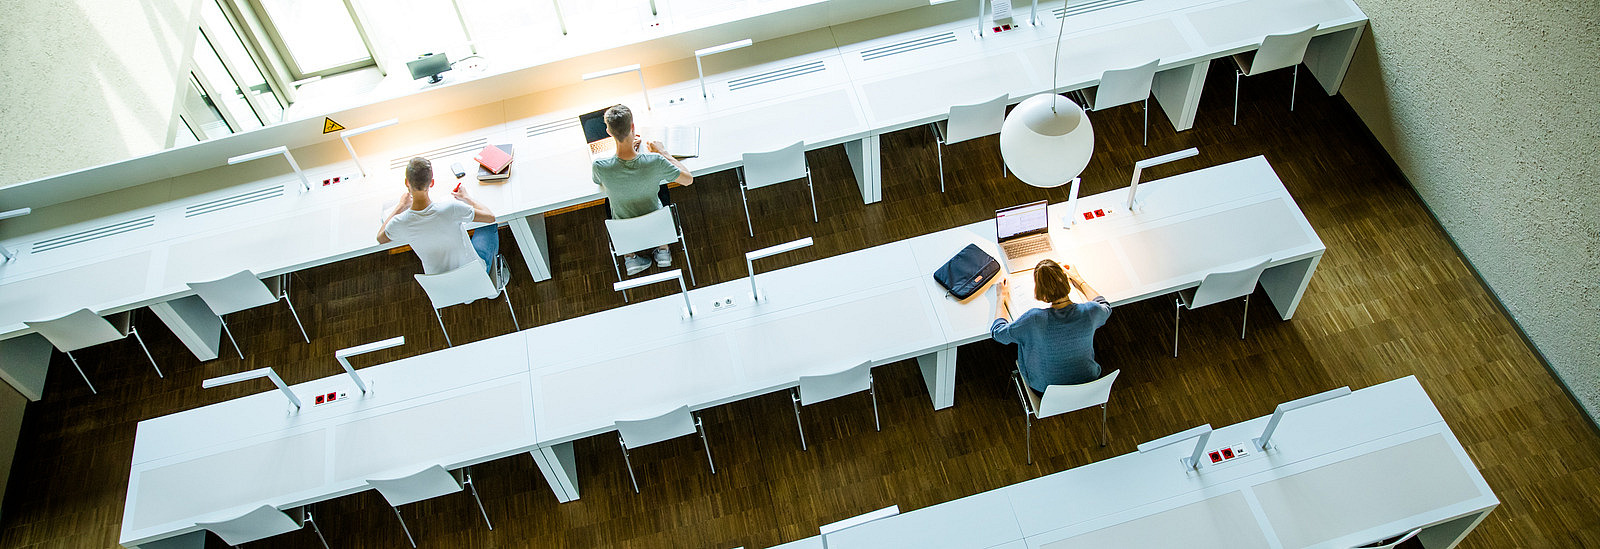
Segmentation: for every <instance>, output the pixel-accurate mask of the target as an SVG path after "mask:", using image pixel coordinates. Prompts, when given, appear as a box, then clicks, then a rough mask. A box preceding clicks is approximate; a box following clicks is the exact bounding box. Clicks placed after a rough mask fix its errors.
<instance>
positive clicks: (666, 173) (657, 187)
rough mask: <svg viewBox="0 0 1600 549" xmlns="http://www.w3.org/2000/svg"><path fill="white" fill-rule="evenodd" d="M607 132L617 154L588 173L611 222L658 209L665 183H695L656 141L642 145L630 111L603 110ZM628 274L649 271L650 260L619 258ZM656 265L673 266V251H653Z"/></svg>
mask: <svg viewBox="0 0 1600 549" xmlns="http://www.w3.org/2000/svg"><path fill="white" fill-rule="evenodd" d="M605 121H606V133H608V134H611V138H612V139H615V140H617V155H616V156H611V157H606V158H601V159H598V160H595V161H594V166H593V167H592V168H591V173H592V175H593V177H594V182H595V184H596V185H599V186H600V189H601V190H603V191H605V193H606V200H607V202H608V203H609V204H610V207H611V218H612V219H628V218H632V217H638V216H641V215H644V214H647V213H650V212H653V211H656V210H659V209H661V199H660V198H657V196H658V194H664V193H665V192H666V189H665V187H664V185H666V184H667V183H677V184H679V185H688V184H691V183H693V182H694V177H692V176H690V175H689V168H685V167H684V166H683V163H681V162H678V160H677V159H676V158H673V157H672V154H671V153H668V152H667V151H666V148H665V146H664V145H662V144H661V142H659V141H651V142H649V143H645V144H644V147H645V148H646V149H647V150H645V151H640V150H639V147H640V145H641V140H640V139H639V136H638V134H636V133H635V132H634V128H633V111H630V110H628V107H625V106H622V105H617V106H615V107H611V108H610V109H606V114H605ZM622 259H623V264H624V265H626V266H627V268H628V274H629V275H634V274H638V273H639V272H640V271H643V270H645V269H648V268H650V260H649V259H647V258H644V257H640V256H639V255H638V254H636V253H629V254H626V255H624V256H622ZM655 260H656V266H659V267H670V266H672V252H670V251H668V250H667V247H666V246H661V247H659V248H656V250H655Z"/></svg>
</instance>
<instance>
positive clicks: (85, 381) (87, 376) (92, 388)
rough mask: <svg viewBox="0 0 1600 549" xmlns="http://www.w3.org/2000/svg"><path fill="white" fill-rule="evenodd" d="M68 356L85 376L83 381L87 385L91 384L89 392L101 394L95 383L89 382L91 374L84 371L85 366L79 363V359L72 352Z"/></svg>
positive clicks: (73, 365)
mask: <svg viewBox="0 0 1600 549" xmlns="http://www.w3.org/2000/svg"><path fill="white" fill-rule="evenodd" d="M67 358H68V359H71V360H72V367H73V368H77V369H78V375H80V376H83V383H84V384H85V385H88V386H89V394H91V395H98V394H100V391H96V390H94V384H93V383H89V375H88V374H85V373H83V367H82V366H79V365H78V359H77V358H76V357H74V356H72V353H71V352H68V353H67Z"/></svg>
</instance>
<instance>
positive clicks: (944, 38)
mask: <svg viewBox="0 0 1600 549" xmlns="http://www.w3.org/2000/svg"><path fill="white" fill-rule="evenodd" d="M955 41H956V33H955V31H950V32H942V33H939V34H935V35H931V36H924V37H922V38H912V39H910V40H906V41H904V42H899V43H895V44H889V45H887V46H879V47H876V48H872V49H868V50H862V51H861V60H862V61H871V60H873V59H882V58H884V57H889V56H892V55H898V54H902V53H906V52H909V51H917V50H920V49H923V48H931V47H934V46H937V45H940V44H953V43H955Z"/></svg>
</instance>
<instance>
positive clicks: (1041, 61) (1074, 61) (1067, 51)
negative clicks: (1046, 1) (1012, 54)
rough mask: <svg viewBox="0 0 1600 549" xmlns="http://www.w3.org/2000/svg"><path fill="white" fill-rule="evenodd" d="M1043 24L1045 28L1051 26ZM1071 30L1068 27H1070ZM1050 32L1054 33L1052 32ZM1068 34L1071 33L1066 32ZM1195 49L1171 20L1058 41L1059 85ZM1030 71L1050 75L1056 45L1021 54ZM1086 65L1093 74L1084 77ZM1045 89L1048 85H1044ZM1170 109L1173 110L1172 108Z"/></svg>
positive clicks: (1092, 77) (1179, 54)
mask: <svg viewBox="0 0 1600 549" xmlns="http://www.w3.org/2000/svg"><path fill="white" fill-rule="evenodd" d="M1051 23H1053V22H1050V23H1046V24H1051ZM1069 26H1070V23H1069ZM1052 30H1053V29H1052ZM1067 32H1068V33H1069V34H1070V33H1071V32H1072V29H1070V28H1069V29H1067ZM1193 51H1194V47H1192V46H1190V45H1189V42H1188V41H1187V40H1184V39H1183V33H1182V32H1179V31H1178V27H1177V26H1176V25H1174V24H1173V22H1172V18H1170V17H1162V18H1160V19H1156V20H1153V21H1145V22H1141V23H1135V24H1132V25H1128V26H1122V27H1118V28H1113V29H1107V30H1102V31H1100V32H1096V33H1094V34H1089V35H1078V36H1067V37H1064V38H1062V40H1061V57H1060V62H1061V70H1062V73H1061V80H1060V83H1061V84H1068V83H1071V82H1074V81H1075V77H1076V78H1088V79H1092V80H1099V79H1100V73H1101V72H1104V71H1106V70H1111V69H1125V68H1128V67H1134V66H1139V65H1143V64H1145V63H1149V62H1150V61H1153V60H1156V59H1161V58H1172V57H1187V56H1189V55H1191V52H1193ZM1022 55H1023V56H1024V57H1026V58H1027V60H1028V64H1029V66H1030V67H1037V68H1038V70H1040V71H1043V72H1042V74H1043V75H1044V77H1048V76H1049V74H1050V64H1051V63H1053V62H1055V61H1056V43H1055V42H1054V41H1051V42H1049V43H1047V44H1039V45H1036V46H1031V47H1029V48H1027V49H1024V50H1022ZM1085 63H1092V64H1091V65H1089V66H1091V67H1093V70H1091V71H1089V72H1092V74H1088V73H1085V69H1084V67H1085ZM1044 84H1045V85H1049V82H1048V81H1046V82H1045V83H1044ZM1169 108H1173V109H1176V108H1177V106H1176V105H1173V106H1171V107H1169Z"/></svg>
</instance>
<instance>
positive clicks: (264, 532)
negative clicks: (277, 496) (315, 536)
mask: <svg viewBox="0 0 1600 549" xmlns="http://www.w3.org/2000/svg"><path fill="white" fill-rule="evenodd" d="M195 525H196V526H199V527H201V528H204V529H206V530H210V531H211V533H213V534H216V535H217V537H219V538H222V541H225V542H227V543H228V545H240V544H244V543H248V542H252V541H256V540H261V539H266V538H270V537H272V536H276V535H278V534H283V533H287V532H293V531H295V530H299V529H300V528H301V526H303V525H304V523H303V522H301V521H299V520H296V519H295V517H292V516H289V514H288V513H285V512H283V511H279V510H278V509H277V508H274V507H273V506H271V505H262V506H260V507H257V508H255V509H254V510H252V511H250V512H248V513H245V514H243V515H239V516H237V517H233V518H230V519H224V520H219V521H216V522H197V523H195Z"/></svg>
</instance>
